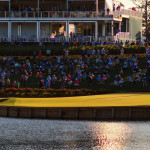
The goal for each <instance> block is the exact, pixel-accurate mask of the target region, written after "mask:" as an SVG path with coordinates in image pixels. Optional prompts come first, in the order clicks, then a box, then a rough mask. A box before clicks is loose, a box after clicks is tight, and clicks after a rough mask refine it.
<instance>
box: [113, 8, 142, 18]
mask: <svg viewBox="0 0 150 150" xmlns="http://www.w3.org/2000/svg"><path fill="white" fill-rule="evenodd" d="M122 15H126V16H132V17H139V18H142V12H139V11H133V10H127V9H121V10H116V11H114V12H113V16H114V18H118V17H121V16H122Z"/></svg>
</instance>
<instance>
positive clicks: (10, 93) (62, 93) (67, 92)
mask: <svg viewBox="0 0 150 150" xmlns="http://www.w3.org/2000/svg"><path fill="white" fill-rule="evenodd" d="M106 93H112V91H106V90H101V89H98V90H93V89H51V88H50V89H38V88H19V89H17V88H14V87H13V88H6V89H4V90H0V95H1V97H67V96H84V95H95V94H106Z"/></svg>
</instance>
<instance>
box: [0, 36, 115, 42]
mask: <svg viewBox="0 0 150 150" xmlns="http://www.w3.org/2000/svg"><path fill="white" fill-rule="evenodd" d="M74 40H76V41H77V42H86V41H89V42H92V41H95V37H94V36H76V37H72V38H71V37H70V38H69V41H70V42H73V41H74ZM112 40H113V37H112V36H99V37H98V39H97V41H98V42H100V41H112ZM65 41H66V37H65V36H57V37H54V38H50V37H47V36H43V37H40V38H39V39H37V37H32V36H31V37H26V36H21V37H17V36H16V37H11V39H9V38H8V37H6V36H3V37H2V36H0V42H58V43H60V42H65Z"/></svg>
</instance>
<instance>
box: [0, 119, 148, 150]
mask: <svg viewBox="0 0 150 150" xmlns="http://www.w3.org/2000/svg"><path fill="white" fill-rule="evenodd" d="M149 147H150V122H94V121H55V120H28V119H9V118H0V150H1V149H2V150H3V149H5V150H7V149H9V150H26V149H28V150H31V149H33V150H34V149H35V150H51V149H52V150H55V149H56V150H135V149H136V150H148V149H149Z"/></svg>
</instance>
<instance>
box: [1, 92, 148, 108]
mask: <svg viewBox="0 0 150 150" xmlns="http://www.w3.org/2000/svg"><path fill="white" fill-rule="evenodd" d="M6 99H7V98H6ZM0 106H21V107H24V106H25V107H107V106H150V94H106V95H94V96H77V97H60V98H59V97H58V98H8V100H5V101H3V98H0Z"/></svg>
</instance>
